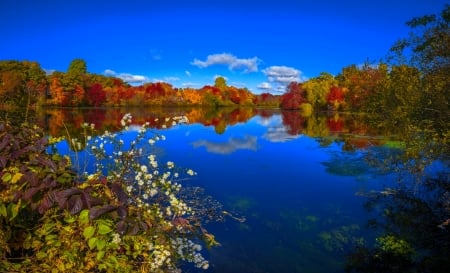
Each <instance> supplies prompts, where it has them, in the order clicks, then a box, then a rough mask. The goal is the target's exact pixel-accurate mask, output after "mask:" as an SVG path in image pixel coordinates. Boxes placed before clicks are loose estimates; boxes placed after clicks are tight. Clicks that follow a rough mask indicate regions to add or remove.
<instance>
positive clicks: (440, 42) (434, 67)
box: [391, 4, 450, 127]
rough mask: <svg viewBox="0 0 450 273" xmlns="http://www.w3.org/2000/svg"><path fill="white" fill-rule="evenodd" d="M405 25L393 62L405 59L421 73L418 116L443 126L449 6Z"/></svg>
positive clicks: (449, 59)
mask: <svg viewBox="0 0 450 273" xmlns="http://www.w3.org/2000/svg"><path fill="white" fill-rule="evenodd" d="M406 24H407V26H409V27H410V29H411V31H410V35H409V37H407V38H405V39H402V40H400V41H398V42H397V43H396V44H395V45H394V46H393V47H392V49H391V52H393V53H394V55H395V56H396V58H395V59H394V62H395V61H397V62H400V63H401V62H402V61H406V63H408V64H410V65H412V66H414V67H416V68H418V69H419V70H420V72H421V73H422V74H423V76H422V94H421V111H420V112H419V113H417V114H418V117H422V118H423V117H429V118H430V119H432V120H435V121H440V123H441V125H443V127H446V126H447V125H448V116H449V112H450V110H449V104H450V92H449V90H450V81H449V80H448V77H449V76H448V75H450V5H449V4H446V5H445V6H444V8H443V9H442V11H441V12H440V14H432V15H425V16H422V17H416V18H413V19H412V20H410V21H408V22H407V23H406Z"/></svg>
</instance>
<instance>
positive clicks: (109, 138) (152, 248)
mask: <svg viewBox="0 0 450 273" xmlns="http://www.w3.org/2000/svg"><path fill="white" fill-rule="evenodd" d="M131 118H132V117H131V115H129V114H127V115H125V116H124V117H123V119H122V120H121V124H122V126H123V129H124V130H126V129H127V128H128V126H129V125H130V124H131ZM185 121H186V120H185V118H184V117H176V118H173V119H172V122H174V123H180V122H185ZM83 128H84V129H85V131H86V134H85V139H84V140H83V141H81V140H77V139H73V138H71V137H70V135H68V137H67V142H68V143H69V145H71V146H72V148H75V149H73V151H74V153H75V155H76V156H75V155H72V157H69V156H63V155H61V154H59V153H52V154H49V153H48V151H51V150H53V151H55V150H54V149H49V147H50V146H51V143H53V142H54V140H52V139H49V138H47V137H45V136H44V134H43V133H42V131H41V130H40V129H39V128H37V127H34V126H31V125H24V126H22V127H21V128H18V127H13V126H10V125H9V124H8V123H6V122H5V123H0V169H1V171H0V180H1V183H0V235H2V236H0V246H1V250H0V256H1V259H0V271H2V272H34V271H40V272H52V273H53V272H91V271H102V272H136V271H141V272H177V271H178V266H179V264H180V261H187V262H192V263H194V265H195V266H196V267H198V268H203V269H207V268H208V267H209V263H208V261H206V260H205V259H204V258H203V256H202V255H201V253H200V252H201V250H202V244H203V243H204V244H206V246H208V247H211V246H214V245H217V244H218V243H217V242H216V241H215V239H214V236H213V235H212V234H209V233H208V232H207V231H206V230H205V229H204V228H203V227H202V226H201V224H200V221H195V217H194V216H193V215H192V214H191V208H190V207H189V206H188V205H187V204H186V202H185V201H184V200H182V199H181V198H179V195H178V193H179V191H180V189H181V184H180V182H181V180H182V179H184V177H188V176H191V175H195V172H194V171H193V170H191V169H185V170H183V171H182V172H181V171H177V170H178V169H177V168H176V167H175V163H174V162H171V161H168V162H165V163H161V162H158V160H157V159H158V158H157V156H156V155H155V154H153V153H150V151H151V147H153V146H154V145H156V142H157V141H161V140H164V137H163V136H161V135H157V134H154V135H153V136H152V137H150V138H148V136H149V134H150V133H151V132H149V131H148V130H147V128H146V127H145V125H144V126H142V127H140V128H139V129H138V133H137V136H136V139H135V140H133V141H131V142H130V143H125V141H124V140H122V139H121V138H120V136H119V135H118V134H112V133H110V132H105V133H104V134H102V135H101V136H99V137H96V138H93V137H91V134H88V133H92V131H93V130H95V126H93V125H90V124H84V125H83ZM144 141H146V143H144ZM81 143H83V145H81ZM81 146H82V147H85V149H84V151H85V153H88V155H89V156H93V161H92V162H88V161H89V160H90V159H89V160H87V159H86V158H85V155H83V154H82V153H81V148H80V147H81ZM75 160H79V162H77V163H76V164H74V163H75V162H74V161H75ZM82 163H83V164H93V166H94V168H93V170H92V171H89V170H90V169H89V168H88V167H85V166H84V165H83V164H82Z"/></svg>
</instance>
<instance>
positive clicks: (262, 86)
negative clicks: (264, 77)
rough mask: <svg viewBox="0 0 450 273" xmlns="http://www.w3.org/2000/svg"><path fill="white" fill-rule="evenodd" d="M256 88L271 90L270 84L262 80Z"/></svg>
mask: <svg viewBox="0 0 450 273" xmlns="http://www.w3.org/2000/svg"><path fill="white" fill-rule="evenodd" d="M257 87H258V89H262V90H272V85H271V84H270V83H268V82H262V83H260V84H258V86H257Z"/></svg>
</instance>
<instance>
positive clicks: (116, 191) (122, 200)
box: [111, 183, 128, 203]
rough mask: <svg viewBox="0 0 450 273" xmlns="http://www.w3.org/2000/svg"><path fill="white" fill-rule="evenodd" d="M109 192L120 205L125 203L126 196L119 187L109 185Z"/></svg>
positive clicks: (115, 184)
mask: <svg viewBox="0 0 450 273" xmlns="http://www.w3.org/2000/svg"><path fill="white" fill-rule="evenodd" d="M111 190H112V192H113V193H114V194H115V195H116V196H117V199H119V202H120V203H127V201H128V194H126V193H125V191H124V190H123V188H122V186H121V185H119V184H117V183H114V184H112V185H111Z"/></svg>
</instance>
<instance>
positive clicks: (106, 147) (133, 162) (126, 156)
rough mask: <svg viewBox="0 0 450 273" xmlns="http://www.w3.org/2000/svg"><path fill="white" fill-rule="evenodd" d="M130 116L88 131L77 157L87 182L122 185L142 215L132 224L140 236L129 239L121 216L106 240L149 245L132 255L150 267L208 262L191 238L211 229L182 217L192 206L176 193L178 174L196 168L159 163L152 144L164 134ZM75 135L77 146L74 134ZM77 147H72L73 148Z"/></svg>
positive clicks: (119, 244) (120, 244)
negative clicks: (115, 126) (113, 127)
mask: <svg viewBox="0 0 450 273" xmlns="http://www.w3.org/2000/svg"><path fill="white" fill-rule="evenodd" d="M131 121H132V116H131V115H130V114H126V115H124V117H123V118H122V119H121V121H120V124H121V126H122V129H123V131H122V132H121V133H115V134H113V133H111V132H108V131H106V132H105V133H103V134H102V135H99V136H98V137H95V138H94V137H90V136H86V137H85V140H84V141H85V147H86V148H85V151H86V154H85V155H84V158H83V159H81V161H84V162H85V164H88V165H89V166H83V168H82V169H83V173H84V177H85V178H86V179H87V181H88V183H89V181H96V180H99V179H100V178H101V177H103V178H105V181H106V183H107V184H114V185H120V186H121V187H122V188H123V193H124V194H125V195H126V203H127V204H128V205H129V206H132V207H134V209H133V210H135V211H137V212H136V214H135V215H138V216H139V218H143V219H144V220H143V221H144V222H143V223H145V226H146V227H145V228H139V226H138V227H137V228H132V229H131V230H133V229H135V230H140V231H141V233H142V236H144V237H143V238H141V239H139V240H136V239H133V240H131V241H130V238H128V237H127V234H126V233H124V230H125V228H122V227H123V226H128V227H130V224H124V220H123V219H122V220H121V221H120V222H119V223H118V224H117V225H118V226H120V227H121V231H119V232H114V233H111V234H110V235H109V237H108V239H107V240H108V241H109V242H110V243H111V245H116V246H117V247H118V248H119V249H121V248H124V247H125V248H127V244H133V245H134V247H133V248H138V247H137V246H136V244H137V242H139V243H140V244H143V245H147V248H146V249H147V250H146V251H145V252H142V253H141V252H140V253H139V254H135V255H137V256H139V257H141V258H142V257H146V261H145V262H144V264H145V265H146V266H147V267H148V270H149V271H151V272H160V271H161V272H162V271H164V270H172V269H175V268H176V266H175V264H176V262H177V260H180V259H181V260H184V261H187V262H192V263H194V264H195V266H197V267H198V268H203V269H207V268H208V267H209V263H208V262H207V261H206V260H205V259H204V258H203V256H202V255H201V254H200V251H201V250H202V247H201V246H200V245H199V244H196V243H194V242H193V241H192V240H193V239H194V238H197V239H203V238H212V237H211V236H212V235H210V234H207V233H206V230H204V229H203V228H201V227H199V226H194V225H192V224H191V223H190V222H189V221H188V220H186V219H188V218H189V219H192V218H193V217H192V213H191V212H192V210H191V208H190V207H189V206H188V205H187V204H186V202H185V201H184V200H182V199H181V198H180V197H179V192H180V189H181V188H182V186H181V184H180V181H181V179H183V176H193V175H195V172H194V171H193V170H191V169H185V170H183V169H180V168H178V167H177V166H176V164H175V163H174V162H173V161H166V162H164V163H162V162H161V160H160V159H159V156H158V153H157V147H156V144H157V142H159V141H164V140H165V137H164V136H163V135H160V134H157V133H155V132H152V131H151V130H149V129H148V126H149V124H148V123H146V124H144V125H142V126H140V127H138V128H137V127H136V126H134V125H131ZM165 121H166V123H167V122H172V125H176V124H179V123H184V122H187V118H186V117H174V118H166V120H165ZM85 128H86V129H89V130H91V132H93V131H94V130H95V127H94V126H92V125H87V124H86V125H85ZM130 134H131V135H132V134H135V137H134V138H133V140H131V141H130V140H128V136H129V135H130ZM73 141H74V144H75V145H77V146H78V144H76V143H77V142H76V140H73ZM77 146H75V147H77ZM79 151H80V149H75V153H79ZM80 158H81V157H80ZM80 158H78V160H80ZM88 162H89V163H88ZM91 162H92V163H91ZM80 165H81V164H80ZM79 171H81V169H80V170H79ZM113 197H114V198H115V199H116V200H117V202H119V201H120V200H121V197H120V196H114V195H113ZM122 199H123V198H122ZM122 201H123V200H122ZM128 210H130V209H128ZM129 213H130V212H129ZM131 226H132V225H131ZM132 227H133V226H132ZM132 233H134V232H132ZM138 234H139V232H138ZM188 238H189V239H188ZM209 241H210V240H209ZM131 242H132V243H131Z"/></svg>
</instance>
